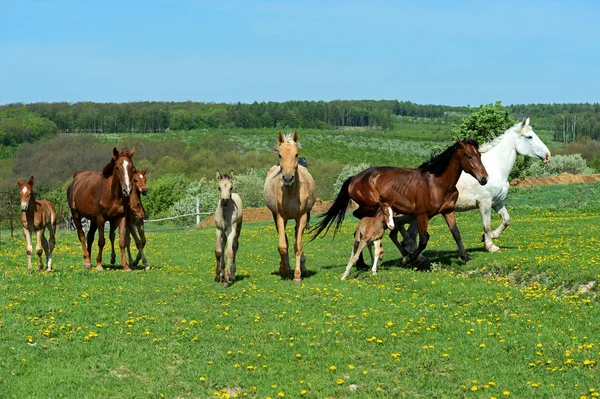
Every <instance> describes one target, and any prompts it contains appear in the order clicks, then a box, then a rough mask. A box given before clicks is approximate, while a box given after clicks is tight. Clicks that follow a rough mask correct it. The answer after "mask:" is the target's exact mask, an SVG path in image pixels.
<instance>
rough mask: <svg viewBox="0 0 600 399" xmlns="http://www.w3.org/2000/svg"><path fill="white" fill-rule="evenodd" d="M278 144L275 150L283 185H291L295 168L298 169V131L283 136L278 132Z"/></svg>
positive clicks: (294, 176) (294, 177)
mask: <svg viewBox="0 0 600 399" xmlns="http://www.w3.org/2000/svg"><path fill="white" fill-rule="evenodd" d="M277 139H278V142H279V145H278V146H277V151H278V153H279V166H280V167H281V174H282V177H281V178H282V180H283V185H284V186H288V187H289V186H291V185H292V184H294V180H295V179H296V170H297V169H298V149H299V148H300V145H299V144H298V132H294V135H293V136H291V135H286V136H285V137H284V136H283V135H282V134H281V132H279V135H278V137H277Z"/></svg>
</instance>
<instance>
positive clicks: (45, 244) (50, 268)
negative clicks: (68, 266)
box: [40, 231, 52, 271]
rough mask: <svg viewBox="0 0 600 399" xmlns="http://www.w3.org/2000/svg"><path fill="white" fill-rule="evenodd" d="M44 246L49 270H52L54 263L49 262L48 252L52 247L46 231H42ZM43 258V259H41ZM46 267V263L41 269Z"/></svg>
mask: <svg viewBox="0 0 600 399" xmlns="http://www.w3.org/2000/svg"><path fill="white" fill-rule="evenodd" d="M42 248H44V254H46V265H49V266H47V270H48V271H51V270H52V267H51V266H52V264H51V263H50V262H49V260H48V255H49V254H48V252H49V250H50V248H48V240H46V234H45V232H44V231H42ZM40 260H41V259H40ZM43 268H44V265H42V268H41V269H40V271H41V270H42V269H43Z"/></svg>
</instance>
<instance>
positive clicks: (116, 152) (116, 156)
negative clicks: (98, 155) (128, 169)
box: [113, 147, 119, 160]
mask: <svg viewBox="0 0 600 399" xmlns="http://www.w3.org/2000/svg"><path fill="white" fill-rule="evenodd" d="M117 158H119V150H117V147H115V148H113V159H114V160H117Z"/></svg>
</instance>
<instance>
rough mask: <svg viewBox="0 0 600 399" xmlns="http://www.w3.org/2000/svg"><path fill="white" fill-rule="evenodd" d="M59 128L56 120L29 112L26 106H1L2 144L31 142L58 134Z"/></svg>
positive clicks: (0, 135) (0, 139)
mask: <svg viewBox="0 0 600 399" xmlns="http://www.w3.org/2000/svg"><path fill="white" fill-rule="evenodd" d="M57 130H58V129H57V127H56V124H55V123H54V122H52V121H51V120H49V119H48V118H44V117H41V116H39V115H36V114H34V113H30V112H28V111H27V108H25V107H24V106H17V105H14V106H12V105H11V106H7V107H5V108H4V109H2V108H0V146H3V147H4V146H6V147H15V146H17V145H19V144H21V143H26V142H28V143H31V142H34V141H37V140H39V139H41V138H42V137H45V136H50V135H53V134H56V132H57ZM3 155H4V154H3Z"/></svg>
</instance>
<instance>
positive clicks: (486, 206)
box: [390, 118, 551, 252]
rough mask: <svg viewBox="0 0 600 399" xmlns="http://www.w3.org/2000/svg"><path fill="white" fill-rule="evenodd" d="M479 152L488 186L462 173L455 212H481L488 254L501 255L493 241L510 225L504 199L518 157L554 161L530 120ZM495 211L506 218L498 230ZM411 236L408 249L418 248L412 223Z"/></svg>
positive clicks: (484, 146)
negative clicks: (494, 224)
mask: <svg viewBox="0 0 600 399" xmlns="http://www.w3.org/2000/svg"><path fill="white" fill-rule="evenodd" d="M479 152H480V153H481V162H482V163H483V165H484V166H485V167H486V169H487V170H488V171H489V176H488V183H487V184H486V185H485V186H481V185H480V184H478V182H477V180H475V179H474V178H473V177H472V176H470V175H468V174H467V173H463V174H461V176H460V178H459V179H458V182H457V183H456V189H457V190H458V200H457V201H456V205H455V206H454V210H455V211H456V212H464V211H469V210H472V209H479V212H480V213H481V222H482V225H483V237H482V240H481V241H483V242H484V247H485V249H486V251H488V252H499V251H500V248H498V246H496V245H495V244H494V242H493V241H492V240H494V239H496V238H498V237H500V235H501V234H502V232H503V231H504V229H506V227H508V225H509V223H510V215H509V214H508V211H507V210H506V207H505V206H504V200H505V199H506V195H507V193H508V189H509V187H510V185H509V183H508V176H509V174H510V171H511V170H512V168H513V166H514V164H515V161H516V159H517V155H523V156H526V157H531V158H535V159H539V160H541V161H543V162H544V163H547V162H549V161H550V156H551V154H550V151H549V150H548V147H546V145H545V144H544V143H543V142H542V140H540V138H539V137H538V135H537V134H535V132H534V131H533V129H532V128H531V126H530V125H529V118H524V119H523V121H522V122H520V123H517V124H515V125H513V126H512V127H510V128H509V129H508V130H506V132H504V133H503V134H502V135H500V136H498V137H497V138H495V139H494V140H492V141H490V142H488V143H484V144H482V145H481V146H480V147H479ZM492 208H493V209H494V211H496V212H497V213H498V214H500V216H501V217H502V223H501V224H500V226H498V227H497V228H496V229H495V230H492V226H491V223H492V215H491V214H492ZM393 234H396V235H397V232H391V233H390V237H392V235H393ZM409 234H410V235H411V236H412V237H411V238H412V240H411V239H410V238H409V239H408V242H406V241H407V240H405V242H406V243H407V244H408V246H410V245H412V246H414V245H415V244H414V238H416V234H417V229H416V224H415V223H413V224H411V227H410V228H409ZM392 239H393V238H392ZM411 241H412V243H411Z"/></svg>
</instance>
